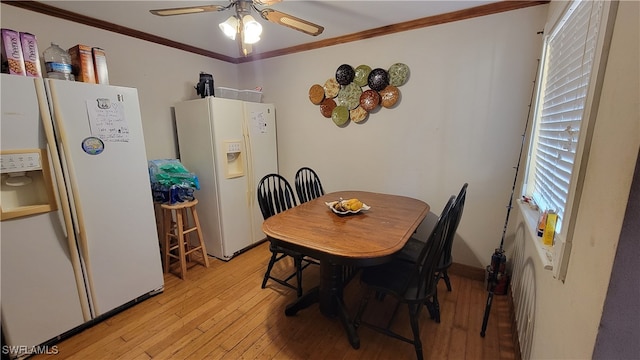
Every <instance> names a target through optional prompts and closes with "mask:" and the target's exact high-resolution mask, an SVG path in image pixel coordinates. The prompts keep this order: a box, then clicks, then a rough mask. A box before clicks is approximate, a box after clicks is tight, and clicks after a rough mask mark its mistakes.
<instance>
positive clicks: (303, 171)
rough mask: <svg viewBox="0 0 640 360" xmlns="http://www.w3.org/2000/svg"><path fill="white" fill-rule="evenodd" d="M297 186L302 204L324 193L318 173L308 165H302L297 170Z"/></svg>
mask: <svg viewBox="0 0 640 360" xmlns="http://www.w3.org/2000/svg"><path fill="white" fill-rule="evenodd" d="M295 187H296V193H297V194H298V200H300V203H301V204H302V203H305V202H307V201H309V200H313V199H315V198H317V197H320V196H322V195H324V190H323V189H322V183H321V182H320V178H319V177H318V174H316V172H315V171H313V169H311V168H308V167H302V168H300V169H299V170H298V171H297V172H296V177H295Z"/></svg>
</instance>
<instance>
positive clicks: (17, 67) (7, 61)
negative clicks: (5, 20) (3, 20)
mask: <svg viewBox="0 0 640 360" xmlns="http://www.w3.org/2000/svg"><path fill="white" fill-rule="evenodd" d="M0 34H1V36H2V55H1V57H2V72H3V73H5V74H14V75H24V59H23V57H22V46H21V45H20V35H19V34H18V32H17V31H13V30H11V29H0Z"/></svg>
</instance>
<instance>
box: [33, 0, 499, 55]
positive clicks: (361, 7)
mask: <svg viewBox="0 0 640 360" xmlns="http://www.w3.org/2000/svg"><path fill="white" fill-rule="evenodd" d="M496 2H500V1H495V0H493V1H490V0H489V1H487V0H448V1H436V0H413V1H377V0H369V1H362V0H360V1H321V0H304V1H303V0H283V1H282V2H280V3H277V4H274V5H271V6H270V7H271V8H273V9H276V10H279V11H282V12H285V13H288V14H290V15H293V16H296V17H299V18H302V19H305V20H308V21H311V22H314V23H316V24H318V25H321V26H324V28H325V30H324V32H323V33H322V34H320V35H318V36H315V37H314V36H310V35H307V34H304V33H302V32H299V31H296V30H292V29H290V28H286V27H284V26H281V25H277V24H273V23H270V22H267V21H266V20H263V19H262V18H260V16H259V15H258V14H254V17H255V18H256V19H257V20H258V21H259V22H260V23H261V24H262V26H263V33H262V36H261V37H262V40H260V42H258V43H257V44H255V45H254V46H253V54H254V55H255V54H261V53H268V52H273V51H277V50H281V49H286V48H290V47H294V46H300V45H304V44H308V43H313V42H318V41H323V40H324V41H326V40H327V39H333V38H336V37H342V36H346V35H351V34H354V33H359V32H362V31H367V30H371V29H376V28H380V27H384V26H390V25H394V24H400V23H405V22H407V21H411V20H416V19H421V18H426V17H431V16H435V15H440V14H446V13H450V12H454V11H458V10H463V9H468V8H473V7H477V6H482V5H486V4H489V3H496ZM40 3H43V4H46V5H50V6H53V7H56V8H59V9H62V10H66V11H71V12H74V13H77V14H80V15H84V16H87V17H90V18H94V19H97V20H101V21H104V22H107V23H111V24H114V25H117V26H123V27H126V28H129V29H133V30H137V31H141V32H144V33H148V34H152V35H155V36H159V37H161V38H165V39H169V40H172V41H175V42H178V43H181V44H185V45H188V46H192V47H195V48H199V49H204V50H206V51H208V52H212V53H215V54H220V55H222V56H223V57H228V58H231V59H237V58H240V57H241V55H240V51H239V49H238V44H237V43H236V42H234V41H232V40H230V39H228V38H226V37H225V36H224V35H223V34H222V32H221V31H220V29H219V28H218V24H219V23H220V22H223V21H224V20H226V19H227V18H228V17H229V16H231V15H233V14H234V11H233V10H231V9H230V10H226V11H222V12H207V13H197V14H187V15H177V16H169V17H160V16H156V15H153V14H151V13H150V12H149V10H151V9H159V8H174V7H185V6H196V5H211V4H216V5H227V4H228V3H229V1H225V0H222V1H190V0H186V1H59V0H56V1H40ZM259 7H260V6H259Z"/></svg>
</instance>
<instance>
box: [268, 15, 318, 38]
mask: <svg viewBox="0 0 640 360" xmlns="http://www.w3.org/2000/svg"><path fill="white" fill-rule="evenodd" d="M260 16H262V18H263V19H265V20H268V21H271V22H273V23H276V24H280V25H283V26H286V27H289V28H292V29H294V30H298V31H302V32H303V33H305V34H309V35H312V36H317V35H320V34H322V32H323V31H324V27H322V26H320V25H317V24H314V23H312V22H309V21H307V20H302V19H300V18H297V17H295V16H292V15H289V14H285V13H283V12H280V11H277V10H273V9H262V10H260Z"/></svg>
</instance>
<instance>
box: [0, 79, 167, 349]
mask: <svg viewBox="0 0 640 360" xmlns="http://www.w3.org/2000/svg"><path fill="white" fill-rule="evenodd" d="M1 85H2V93H1V94H2V107H1V108H0V109H1V114H2V118H1V122H0V124H1V133H0V134H1V135H0V136H1V142H0V146H1V149H0V150H1V152H0V160H1V169H2V170H1V189H2V192H1V199H0V208H1V215H2V219H1V220H2V221H1V222H0V232H1V238H0V252H1V263H0V264H1V265H0V277H1V281H2V285H1V292H0V312H1V314H2V333H3V336H4V343H3V348H2V351H3V354H5V353H7V352H11V355H12V356H13V357H17V356H23V355H28V354H29V353H31V352H33V351H43V350H42V348H38V346H40V345H46V344H53V343H55V342H56V341H58V340H59V339H61V338H64V337H65V336H67V335H69V334H73V333H75V332H76V331H78V330H80V329H82V328H84V327H86V326H88V325H90V324H92V323H95V322H96V321H99V320H101V319H103V318H105V317H107V316H109V315H111V314H113V313H115V312H117V311H119V310H122V309H124V308H126V307H127V306H129V305H132V304H134V303H135V302H137V301H140V300H142V299H145V298H147V297H149V296H152V295H154V294H157V293H159V292H161V291H162V290H163V286H164V280H163V273H162V265H161V262H160V253H159V251H160V250H159V246H158V236H157V231H156V224H155V218H154V210H153V201H152V197H151V189H150V183H149V175H148V170H147V169H148V168H147V159H146V153H145V146H144V139H143V134H142V123H141V117H140V108H139V104H138V94H137V90H136V89H132V88H123V87H114V86H107V85H94V84H85V83H79V82H72V81H64V80H50V79H44V80H43V79H40V78H29V77H22V76H16V75H7V74H2V79H1ZM4 346H6V347H4ZM38 349H40V350H38Z"/></svg>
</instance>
